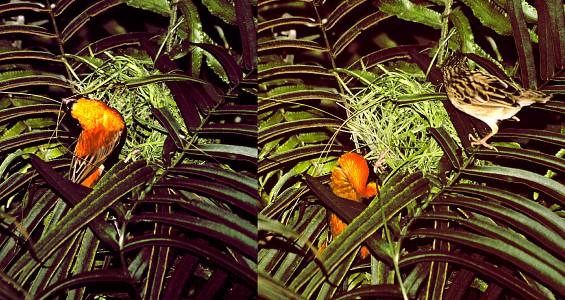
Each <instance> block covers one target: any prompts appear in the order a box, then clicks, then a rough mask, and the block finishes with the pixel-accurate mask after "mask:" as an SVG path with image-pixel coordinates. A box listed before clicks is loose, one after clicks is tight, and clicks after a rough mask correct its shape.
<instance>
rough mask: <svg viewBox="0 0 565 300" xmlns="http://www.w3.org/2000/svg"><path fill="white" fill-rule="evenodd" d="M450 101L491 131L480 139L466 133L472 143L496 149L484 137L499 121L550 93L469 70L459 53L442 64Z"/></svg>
mask: <svg viewBox="0 0 565 300" xmlns="http://www.w3.org/2000/svg"><path fill="white" fill-rule="evenodd" d="M441 70H442V72H443V83H444V85H445V90H446V92H447V97H448V98H449V101H450V102H451V103H452V104H453V106H455V107H456V108H457V109H459V110H460V111H462V112H464V113H466V114H468V115H471V116H473V117H475V118H477V119H479V120H481V121H483V122H485V123H486V124H487V125H488V126H489V127H490V129H491V132H490V133H489V134H487V135H486V136H484V137H483V138H482V139H477V138H475V137H473V136H469V138H470V139H471V140H472V142H471V145H473V146H475V145H483V146H485V147H487V148H489V149H495V148H494V147H493V146H491V145H489V144H488V143H487V140H488V139H489V138H490V137H492V136H493V135H495V134H496V133H497V132H498V123H499V122H500V121H502V120H506V119H510V118H512V119H514V120H516V121H519V119H518V118H517V117H516V116H515V115H516V114H517V113H518V112H519V111H520V109H522V107H524V106H529V105H532V104H534V103H546V102H547V101H549V99H550V98H551V95H547V94H544V93H542V92H539V91H533V90H526V89H524V88H522V87H520V86H519V85H517V84H515V83H514V82H510V81H506V80H503V79H501V78H498V77H497V76H494V75H492V74H489V73H487V72H484V71H481V70H471V69H470V68H469V67H468V66H467V64H466V61H465V57H464V56H463V55H461V54H455V55H453V56H451V57H449V58H448V59H447V61H446V62H445V63H444V64H443V66H442V67H441Z"/></svg>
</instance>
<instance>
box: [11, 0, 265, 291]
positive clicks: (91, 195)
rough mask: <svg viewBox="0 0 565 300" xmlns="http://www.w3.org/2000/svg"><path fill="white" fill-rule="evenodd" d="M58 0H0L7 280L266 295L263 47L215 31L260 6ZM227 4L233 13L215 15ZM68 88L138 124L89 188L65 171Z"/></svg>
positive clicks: (130, 125) (42, 286)
mask: <svg viewBox="0 0 565 300" xmlns="http://www.w3.org/2000/svg"><path fill="white" fill-rule="evenodd" d="M59 2H60V3H58V5H51V6H45V5H43V4H40V3H39V2H25V1H19V2H13V3H9V4H0V15H2V18H0V178H1V180H0V210H1V211H2V213H0V223H1V225H0V227H2V232H3V234H2V235H0V245H1V246H0V266H1V267H0V273H1V274H2V276H0V286H2V288H1V289H2V292H1V294H2V295H3V296H5V297H7V298H9V299H32V298H33V299H36V298H37V299H54V298H61V299H63V298H64V299H91V298H102V299H110V298H112V299H126V298H127V299H145V298H147V299H157V298H163V299H184V298H190V297H200V298H204V299H207V298H214V297H216V298H232V299H247V298H255V297H256V296H255V295H256V282H257V275H256V274H257V270H256V262H255V258H256V253H257V244H256V240H257V229H256V227H255V223H256V212H257V210H258V205H259V200H258V197H257V183H256V178H255V175H254V173H255V169H256V164H255V162H256V160H257V150H256V149H255V147H249V144H252V143H254V141H255V137H256V132H257V126H256V122H255V120H256V118H255V116H256V110H257V106H256V100H255V99H253V97H254V96H253V93H254V90H253V88H250V87H249V85H248V84H247V82H251V81H252V80H253V79H254V72H255V70H253V69H252V68H247V66H246V65H245V64H243V63H242V60H243V59H242V57H243V56H245V57H253V54H250V53H247V51H248V50H247V49H244V48H243V46H242V45H247V44H249V43H250V42H249V41H248V40H249V39H250V37H248V36H246V35H245V34H240V35H238V34H235V35H229V36H223V35H221V34H218V33H223V32H233V31H234V29H235V32H237V26H240V25H241V24H240V22H242V21H241V20H242V19H243V18H242V15H244V16H252V15H253V12H252V11H245V10H246V9H248V10H251V8H243V7H238V8H235V6H234V5H233V4H232V3H228V2H226V3H223V2H212V3H207V6H206V5H203V4H202V3H200V2H192V1H188V0H187V1H174V2H173V1H126V2H127V3H126V4H124V3H122V1H86V2H80V1H74V0H71V1H65V2H64V3H63V2H61V1H59ZM220 5H227V6H228V7H226V10H225V12H226V13H228V14H226V16H230V18H231V19H230V22H231V23H226V22H224V21H222V20H220V19H217V18H215V17H213V16H210V15H209V14H208V12H207V7H208V6H214V7H215V9H216V10H218V9H219V8H220V7H219V6H220ZM142 10H143V11H142ZM230 12H231V14H229V13H230ZM203 23H206V24H207V25H208V26H206V27H205V26H202V24H203ZM251 25H253V24H251ZM195 43H196V44H195ZM67 97H75V98H76V97H87V98H95V99H100V100H103V101H105V102H106V103H108V104H109V105H110V106H111V107H113V108H115V109H116V110H118V111H119V112H120V114H121V115H122V116H123V118H124V120H125V123H126V129H127V130H126V131H125V133H124V134H122V138H123V141H122V143H120V146H119V147H117V148H116V149H115V150H114V153H112V155H110V157H109V158H108V159H107V160H106V161H105V162H104V165H105V169H104V171H103V173H102V176H101V178H99V180H98V182H96V183H95V184H94V185H93V186H92V187H85V186H82V185H79V184H78V183H77V182H71V181H70V180H68V179H67V178H68V174H69V165H70V164H71V158H72V155H73V149H74V147H75V143H76V140H77V137H78V135H79V134H80V130H81V128H80V127H79V126H78V124H76V121H75V120H73V119H72V118H71V117H70V116H69V111H68V110H67V108H66V107H65V105H63V103H62V101H61V99H63V98H67ZM5 297H3V298H5Z"/></svg>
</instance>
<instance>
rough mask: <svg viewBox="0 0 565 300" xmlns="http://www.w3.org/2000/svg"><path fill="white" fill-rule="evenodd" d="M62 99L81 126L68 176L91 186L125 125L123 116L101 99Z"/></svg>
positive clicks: (116, 143)
mask: <svg viewBox="0 0 565 300" xmlns="http://www.w3.org/2000/svg"><path fill="white" fill-rule="evenodd" d="M63 103H64V104H65V105H66V106H67V108H68V110H69V111H70V113H71V117H72V118H73V119H75V120H77V121H78V123H79V125H80V127H81V128H82V131H81V133H80V135H79V137H78V140H77V143H76V146H75V150H74V152H73V158H72V161H71V169H70V172H69V177H70V179H71V181H73V182H80V183H81V184H82V185H84V186H89V187H90V186H92V185H93V184H94V183H95V182H96V180H97V179H98V177H100V175H101V173H102V171H103V165H102V164H103V163H104V161H105V160H106V159H107V158H108V156H109V155H110V154H111V153H112V151H113V150H114V148H116V146H117V145H118V143H119V140H120V136H121V134H122V132H123V131H124V129H125V123H124V119H123V118H122V115H120V113H119V112H118V111H117V110H115V109H113V108H111V107H109V106H108V105H107V104H106V103H104V102H102V101H100V100H94V99H86V98H80V99H64V100H63Z"/></svg>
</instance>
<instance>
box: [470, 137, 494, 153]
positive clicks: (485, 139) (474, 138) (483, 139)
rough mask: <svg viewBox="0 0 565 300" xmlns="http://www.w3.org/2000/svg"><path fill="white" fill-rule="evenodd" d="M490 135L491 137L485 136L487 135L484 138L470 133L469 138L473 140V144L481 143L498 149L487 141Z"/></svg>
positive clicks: (491, 148)
mask: <svg viewBox="0 0 565 300" xmlns="http://www.w3.org/2000/svg"><path fill="white" fill-rule="evenodd" d="M489 137H490V136H485V137H484V138H482V139H478V138H476V137H474V136H473V135H471V134H469V140H471V146H479V145H482V146H484V147H486V148H488V149H490V150H494V151H498V149H496V147H494V146H492V145H490V144H488V143H487V139H488V138H489Z"/></svg>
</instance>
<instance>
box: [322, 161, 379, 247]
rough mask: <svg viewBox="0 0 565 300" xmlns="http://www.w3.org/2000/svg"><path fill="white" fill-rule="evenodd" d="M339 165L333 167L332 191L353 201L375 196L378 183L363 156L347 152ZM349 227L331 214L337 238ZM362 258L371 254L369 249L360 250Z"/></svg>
mask: <svg viewBox="0 0 565 300" xmlns="http://www.w3.org/2000/svg"><path fill="white" fill-rule="evenodd" d="M337 164H338V165H337V166H336V167H334V168H333V170H332V175H331V178H330V188H331V189H332V192H333V193H334V194H335V195H336V196H338V197H341V198H345V199H348V200H351V201H357V202H359V201H361V200H362V199H363V198H371V197H374V196H375V195H376V194H377V193H378V188H377V184H376V183H374V182H370V183H368V184H367V180H368V179H369V166H368V165H367V161H366V160H365V158H363V156H361V155H359V154H357V153H346V154H343V155H342V156H340V158H339V159H338V160H337ZM345 227H347V224H345V223H344V222H343V221H342V220H341V219H340V218H338V216H336V215H335V214H331V215H330V231H331V233H332V236H333V237H334V238H335V237H336V236H338V235H339V234H340V233H341V232H342V231H343V230H344V229H345ZM359 253H360V255H361V258H366V257H367V256H368V255H369V250H368V249H367V248H366V247H362V248H361V250H360V251H359Z"/></svg>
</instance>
